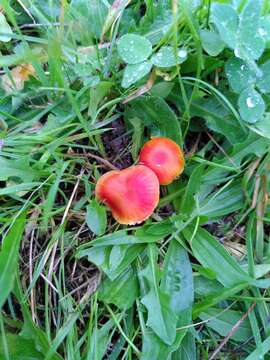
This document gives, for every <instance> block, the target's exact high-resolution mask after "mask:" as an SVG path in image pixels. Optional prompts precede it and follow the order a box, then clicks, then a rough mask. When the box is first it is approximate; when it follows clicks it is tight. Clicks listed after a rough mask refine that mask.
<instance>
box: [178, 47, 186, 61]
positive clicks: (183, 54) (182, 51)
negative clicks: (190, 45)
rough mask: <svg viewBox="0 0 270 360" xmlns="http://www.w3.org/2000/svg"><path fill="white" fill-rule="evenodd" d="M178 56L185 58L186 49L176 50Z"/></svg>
mask: <svg viewBox="0 0 270 360" xmlns="http://www.w3.org/2000/svg"><path fill="white" fill-rule="evenodd" d="M178 56H179V57H180V58H182V59H183V58H185V57H186V56H187V51H186V50H184V49H181V50H179V51H178Z"/></svg>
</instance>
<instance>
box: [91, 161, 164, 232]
mask: <svg viewBox="0 0 270 360" xmlns="http://www.w3.org/2000/svg"><path fill="white" fill-rule="evenodd" d="M95 193H96V197H97V199H98V200H100V201H101V202H103V203H105V204H106V205H107V206H108V207H109V208H110V209H111V211H112V215H113V217H114V218H115V220H117V221H118V222H119V223H120V224H126V225H134V224H138V223H140V222H142V221H144V220H146V219H147V218H148V217H149V216H151V214H152V213H153V211H154V209H155V208H156V206H157V204H158V202H159V181H158V178H157V176H156V175H155V173H154V172H153V171H152V170H151V169H149V168H148V167H146V166H144V165H136V166H131V167H129V168H127V169H124V170H119V171H118V170H113V171H109V172H108V173H106V174H104V175H102V176H101V177H100V178H99V180H98V182H97V185H96V190H95Z"/></svg>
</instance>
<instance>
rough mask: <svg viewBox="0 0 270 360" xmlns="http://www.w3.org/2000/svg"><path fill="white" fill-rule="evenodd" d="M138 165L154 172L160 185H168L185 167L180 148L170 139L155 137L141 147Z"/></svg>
mask: <svg viewBox="0 0 270 360" xmlns="http://www.w3.org/2000/svg"><path fill="white" fill-rule="evenodd" d="M139 162H140V164H143V165H145V166H148V167H149V168H150V169H152V170H153V171H154V173H155V174H156V175H157V177H158V179H159V183H160V184H161V185H168V184H170V183H171V182H173V180H174V179H175V178H177V176H179V175H180V174H181V173H182V172H183V170H184V166H185V159H184V154H183V151H182V150H181V148H180V147H179V146H178V145H177V144H176V143H175V142H174V141H173V140H171V139H168V138H165V137H156V138H153V139H151V140H149V141H147V142H146V143H145V144H144V146H143V147H142V150H141V153H140V156H139Z"/></svg>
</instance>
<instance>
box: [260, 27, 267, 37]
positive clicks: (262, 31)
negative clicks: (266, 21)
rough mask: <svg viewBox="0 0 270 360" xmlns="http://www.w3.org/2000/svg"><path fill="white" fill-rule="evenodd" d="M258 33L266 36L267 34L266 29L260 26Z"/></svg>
mask: <svg viewBox="0 0 270 360" xmlns="http://www.w3.org/2000/svg"><path fill="white" fill-rule="evenodd" d="M258 33H259V34H260V35H261V36H264V35H266V34H267V32H266V30H265V29H263V28H259V29H258Z"/></svg>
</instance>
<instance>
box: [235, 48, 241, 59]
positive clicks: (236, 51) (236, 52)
mask: <svg viewBox="0 0 270 360" xmlns="http://www.w3.org/2000/svg"><path fill="white" fill-rule="evenodd" d="M234 55H235V56H236V57H238V58H240V50H239V49H238V48H236V49H235V50H234Z"/></svg>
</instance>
